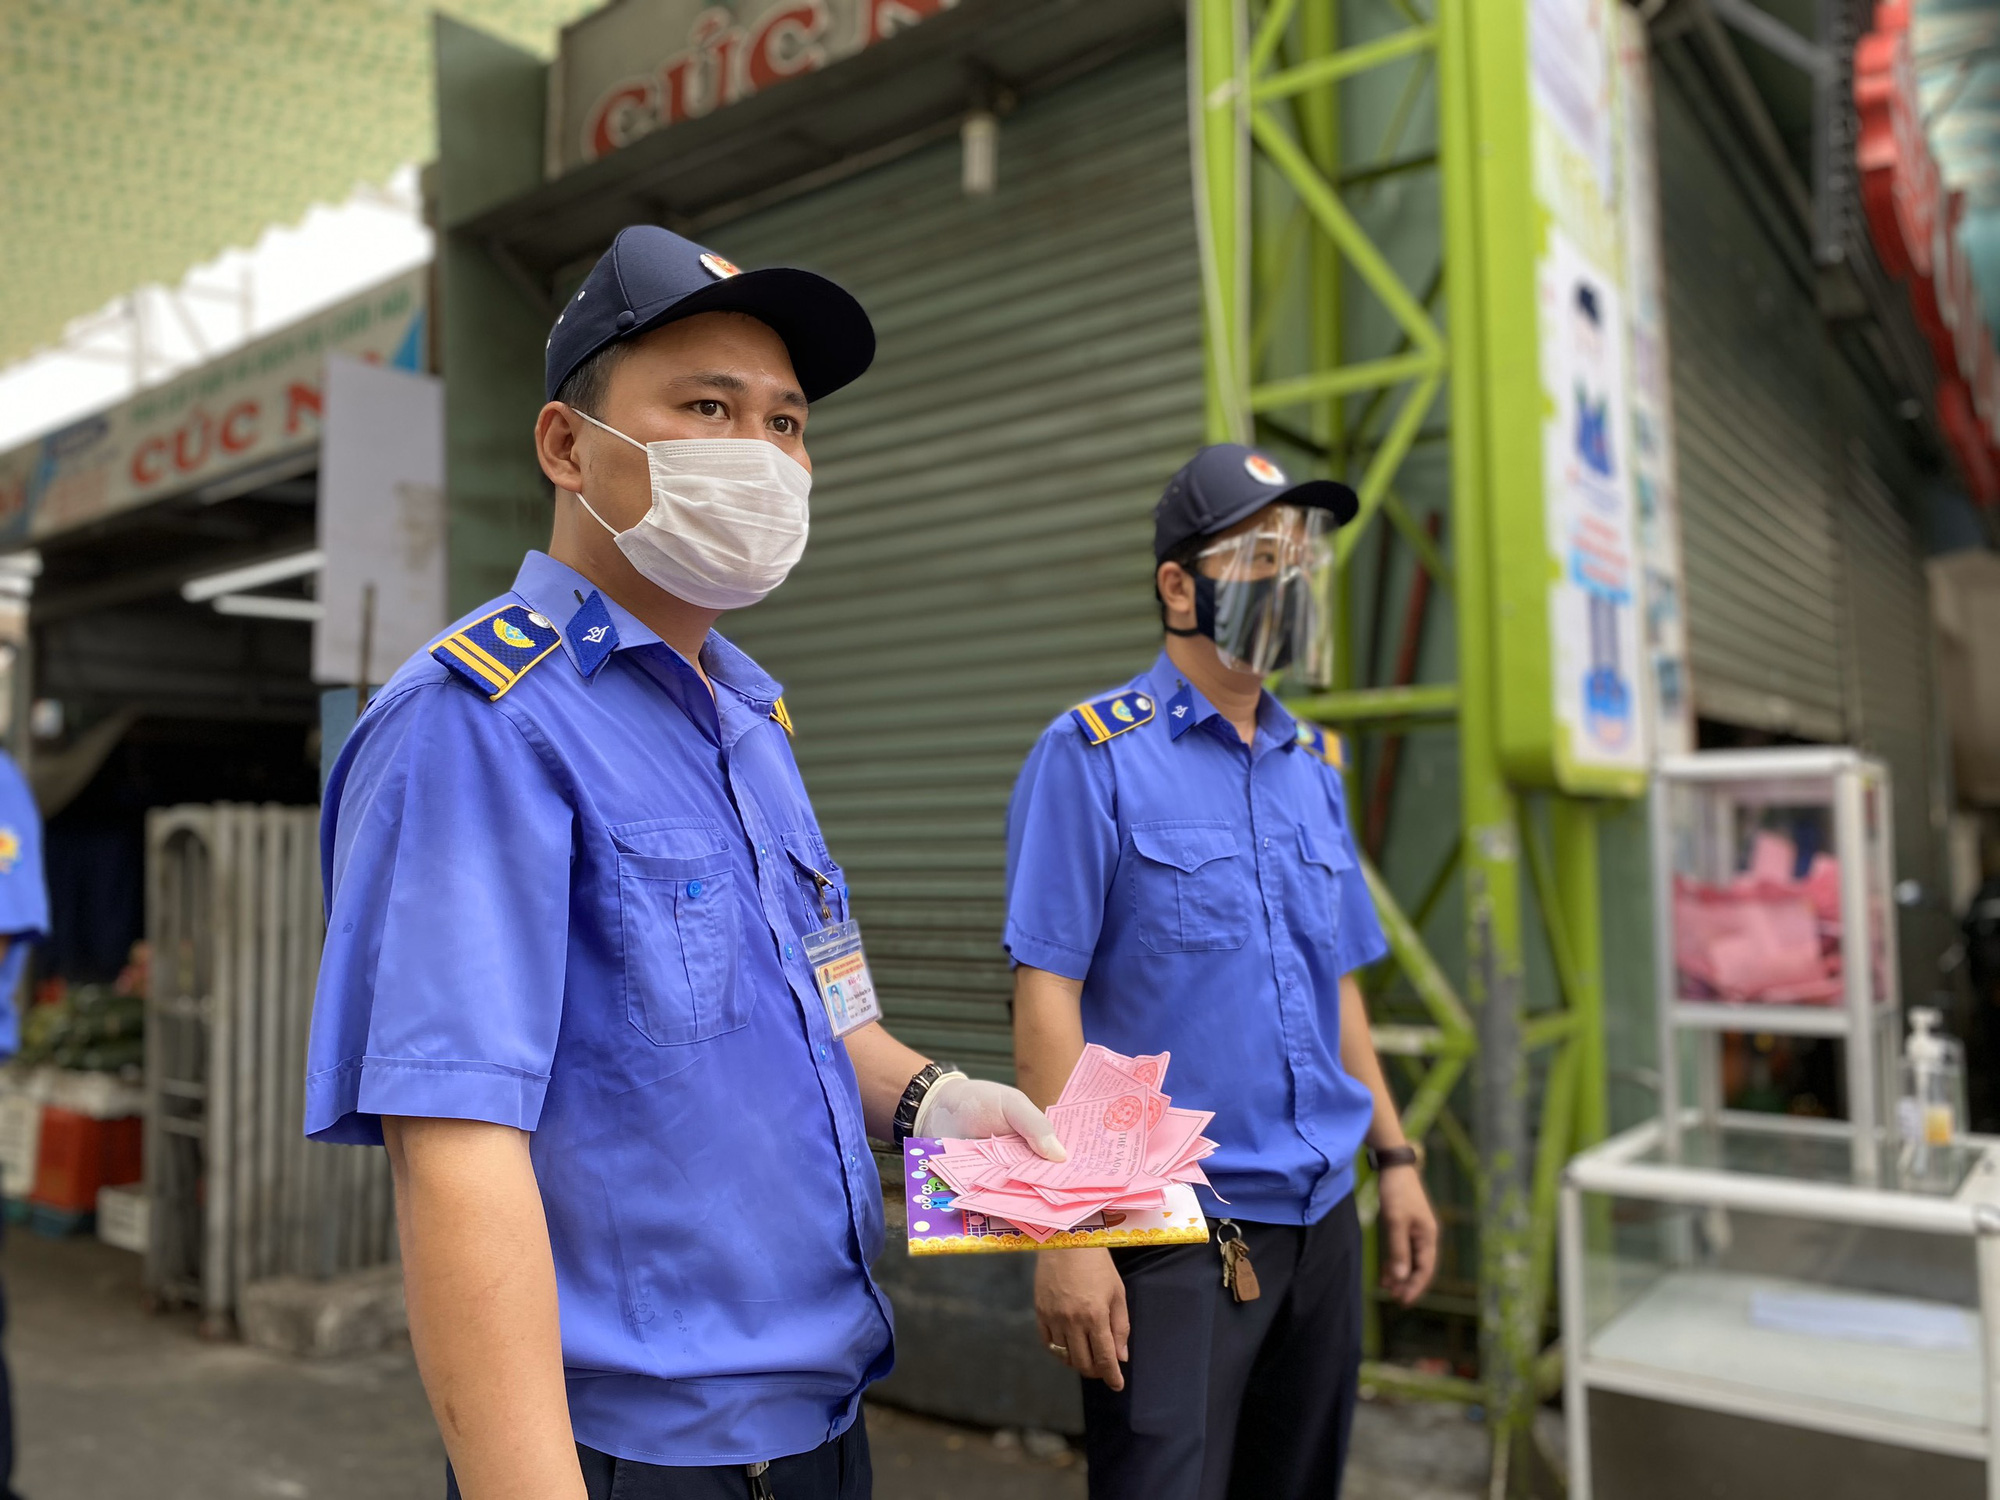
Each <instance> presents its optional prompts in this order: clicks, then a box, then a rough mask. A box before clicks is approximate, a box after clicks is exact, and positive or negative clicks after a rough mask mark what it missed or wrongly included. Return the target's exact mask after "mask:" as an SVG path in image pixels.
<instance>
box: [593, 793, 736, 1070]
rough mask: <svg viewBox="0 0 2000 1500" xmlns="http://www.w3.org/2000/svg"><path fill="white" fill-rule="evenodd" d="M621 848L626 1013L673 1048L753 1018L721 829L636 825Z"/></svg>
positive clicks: (621, 830) (619, 840)
mask: <svg viewBox="0 0 2000 1500" xmlns="http://www.w3.org/2000/svg"><path fill="white" fill-rule="evenodd" d="M611 835H612V838H613V840H614V841H615V842H616V844H617V846H618V908H619V930H620V935H621V939H622V941H623V944H624V950H625V1013H626V1017H627V1019H629V1020H630V1021H631V1023H632V1024H633V1025H634V1026H636V1027H638V1028H639V1030H640V1031H641V1032H643V1033H644V1034H645V1036H646V1038H647V1040H649V1041H651V1042H654V1043H657V1044H658V1045H660V1046H663V1047H671V1046H685V1045H686V1044H688V1043H690V1042H705V1041H707V1040H708V1039H709V1038H710V1037H717V1036H721V1035H722V1034H723V1033H724V1032H729V1031H735V1030H736V1029H737V1028H738V1027H740V1026H742V1025H743V1024H744V1023H745V1022H746V1021H748V1020H749V1018H750V1016H749V991H748V987H747V986H746V985H744V984H742V983H741V982H740V981H739V978H738V975H737V968H738V963H737V959H738V952H739V949H740V947H741V944H742V941H743V935H742V921H741V916H740V913H739V912H738V905H739V899H740V892H739V891H738V890H737V888H736V887H737V881H738V879H739V877H738V875H737V872H736V870H735V868H734V867H733V865H732V863H731V860H730V857H729V853H728V847H729V846H728V844H727V842H726V841H725V839H724V838H723V834H722V829H721V827H720V825H718V824H715V823H708V822H698V821H689V822H672V821H655V822H650V823H629V824H625V825H622V826H620V827H617V828H613V829H612V830H611Z"/></svg>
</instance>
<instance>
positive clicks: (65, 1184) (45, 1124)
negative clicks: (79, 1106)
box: [28, 1105, 145, 1214]
mask: <svg viewBox="0 0 2000 1500" xmlns="http://www.w3.org/2000/svg"><path fill="white" fill-rule="evenodd" d="M143 1134H144V1122H143V1121H142V1120H141V1119H140V1118H139V1116H137V1115H127V1116H126V1117H125V1118H123V1119H121V1120H96V1119H92V1118H91V1117H90V1116H89V1115H80V1114H78V1113H76V1111H74V1110H69V1109H57V1108H55V1106H53V1105H50V1106H48V1107H47V1108H45V1109H44V1110H43V1111H42V1140H41V1150H40V1151H39V1152H38V1153H37V1155H36V1158H35V1187H34V1191H33V1192H31V1193H29V1194H28V1201H29V1202H31V1203H39V1204H41V1205H42V1206H43V1207H44V1208H55V1209H61V1210H62V1211H63V1212H65V1213H78V1214H80V1213H89V1212H91V1211H92V1210H93V1209H95V1208H96V1207H97V1190H98V1189H99V1188H102V1187H122V1186H124V1185H125V1184H126V1183H129V1182H137V1181H138V1180H139V1179H140V1178H141V1177H142V1176H144V1175H145V1173H144V1169H143V1166H142V1164H141V1160H140V1154H139V1153H140V1142H141V1140H142V1139H143Z"/></svg>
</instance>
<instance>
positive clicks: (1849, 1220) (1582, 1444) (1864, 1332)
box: [1559, 1110, 2000, 1500]
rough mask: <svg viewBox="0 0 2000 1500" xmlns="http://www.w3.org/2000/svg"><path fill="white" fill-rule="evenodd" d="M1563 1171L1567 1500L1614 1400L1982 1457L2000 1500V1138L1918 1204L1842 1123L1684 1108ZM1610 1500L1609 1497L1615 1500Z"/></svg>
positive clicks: (1967, 1156)
mask: <svg viewBox="0 0 2000 1500" xmlns="http://www.w3.org/2000/svg"><path fill="white" fill-rule="evenodd" d="M1668 1136H1669V1132H1668V1129H1667V1126H1666V1123H1665V1122H1664V1121H1657V1120H1656V1121H1651V1122H1648V1123H1647V1124H1645V1125H1642V1126H1639V1127H1638V1128H1636V1129H1634V1130H1630V1131H1627V1132H1625V1133H1624V1134H1622V1135H1619V1136H1616V1137H1614V1138H1613V1139H1612V1140H1610V1141H1607V1142H1605V1143H1604V1144H1603V1145H1601V1146H1598V1147H1596V1148H1595V1149H1593V1150H1591V1151H1587V1152H1585V1153H1583V1154H1582V1155H1580V1156H1578V1157H1577V1158H1575V1159H1574V1160H1573V1161H1572V1162H1571V1163H1570V1164H1569V1167H1568V1169H1567V1170H1566V1172H1565V1175H1564V1184H1563V1192H1562V1206H1561V1222H1560V1226H1559V1233H1560V1236H1561V1249H1562V1257H1561V1260H1562V1287H1561V1295H1562V1316H1563V1330H1564V1334H1563V1337H1564V1345H1565V1349H1566V1353H1567V1358H1566V1360H1565V1370H1564V1382H1565V1392H1564V1407H1565V1414H1566V1417H1567V1428H1568V1442H1569V1463H1570V1495H1571V1497H1572V1500H1591V1496H1592V1493H1593V1469H1592V1454H1591V1422H1590V1398H1591V1394H1592V1393H1593V1392H1618V1393H1621V1394H1623V1395H1628V1396H1638V1397H1643V1398H1647V1399H1651V1400H1654V1401H1664V1402H1670V1403H1675V1404H1679V1405H1683V1406H1690V1407H1696V1408H1700V1409H1704V1410H1707V1411H1712V1412H1721V1413H1725V1414H1728V1415H1733V1416H1740V1417H1750V1418H1757V1419H1762V1420H1764V1421H1768V1422H1774V1423H1781V1424H1785V1425H1788V1426H1792V1427H1800V1428H1807V1429H1812V1430H1817V1431H1820V1432H1826V1433H1834V1434H1839V1435H1842V1436H1845V1437H1851V1438H1860V1439H1863V1440H1868V1441H1873V1442H1879V1443H1885V1444H1891V1445H1895V1446H1899V1447H1903V1448H1914V1449H1921V1450H1926V1451H1929V1452H1932V1453H1939V1454H1947V1455H1953V1456H1957V1457H1960V1458H1968V1459H1974V1460H1978V1461H1980V1462H1982V1463H1984V1464H1985V1465H1986V1494H1987V1495H1988V1496H1989V1497H1990V1500H2000V1442H1996V1439H1997V1438H2000V1141H1995V1140H1993V1139H1991V1138H1968V1139H1964V1140H1962V1141H1960V1142H1957V1143H1955V1144H1954V1145H1953V1146H1952V1147H1951V1148H1949V1149H1950V1151H1951V1152H1952V1165H1951V1169H1950V1171H1949V1173H1948V1174H1947V1177H1946V1180H1945V1181H1944V1182H1943V1183H1942V1184H1941V1185H1940V1186H1939V1187H1937V1188H1935V1189H1934V1190H1930V1191H1918V1190H1912V1189H1906V1188H1904V1187H1903V1186H1901V1185H1899V1183H1898V1180H1897V1166H1896V1158H1895V1155H1894V1150H1893V1147H1889V1146H1883V1147H1880V1148H1879V1151H1878V1154H1879V1157H1880V1159H1879V1160H1877V1161H1876V1162H1875V1163H1874V1165H1873V1169H1872V1171H1870V1172H1867V1173H1862V1172H1859V1171H1857V1170H1856V1167H1855V1163H1854V1142H1853V1139H1852V1137H1851V1133H1850V1132H1849V1131H1848V1130H1847V1129H1846V1128H1845V1127H1844V1126H1842V1125H1839V1124H1836V1123H1831V1122H1825V1121H1811V1120H1799V1119H1794V1118H1790V1117H1786V1116H1758V1115H1743V1114H1736V1113H1724V1114H1722V1115H1721V1116H1720V1117H1719V1118H1718V1119H1715V1120H1711V1121H1704V1120H1703V1119H1702V1118H1701V1117H1700V1115H1699V1113H1698V1112H1697V1111H1692V1110H1690V1111H1687V1112H1685V1113H1684V1114H1683V1115H1682V1116H1681V1117H1680V1118H1679V1119H1678V1120H1677V1121H1676V1122H1675V1130H1674V1131H1673V1136H1674V1139H1673V1140H1672V1141H1671V1142H1670V1141H1669V1139H1668ZM1605 1500H1616V1497H1614V1496H1609V1495H1607V1496H1606V1497H1605Z"/></svg>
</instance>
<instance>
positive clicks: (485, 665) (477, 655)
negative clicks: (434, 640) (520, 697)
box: [438, 635, 518, 693]
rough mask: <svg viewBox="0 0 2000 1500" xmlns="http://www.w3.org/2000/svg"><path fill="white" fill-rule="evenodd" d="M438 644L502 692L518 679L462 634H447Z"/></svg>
mask: <svg viewBox="0 0 2000 1500" xmlns="http://www.w3.org/2000/svg"><path fill="white" fill-rule="evenodd" d="M438 644H439V645H440V646H442V647H443V648H444V649H445V650H447V651H449V652H450V653H451V654H452V655H453V656H455V657H457V658H458V659H459V660H460V661H462V662H464V663H465V664H466V666H468V667H470V668H471V669H472V670H473V671H475V672H477V673H478V674H479V675H480V676H481V677H483V678H485V679H486V680H487V681H488V682H490V683H492V684H493V686H494V687H496V688H498V689H499V690H500V692H502V693H504V692H506V691H507V689H508V688H510V687H512V686H513V685H514V683H515V682H516V681H517V680H518V679H516V678H515V676H514V675H513V674H512V673H510V672H509V671H508V670H507V669H506V668H505V667H503V666H501V665H500V664H499V663H498V662H496V661H494V660H493V658H492V657H490V656H488V655H487V654H486V653H485V652H484V651H481V650H480V649H479V648H478V647H477V646H475V645H473V644H472V642H471V641H468V640H467V639H466V638H465V637H464V636H462V635H448V636H446V637H445V638H444V639H443V640H441V641H439V642H438Z"/></svg>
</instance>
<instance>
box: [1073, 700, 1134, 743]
mask: <svg viewBox="0 0 2000 1500" xmlns="http://www.w3.org/2000/svg"><path fill="white" fill-rule="evenodd" d="M1069 716H1070V717H1071V718H1072V719H1074V720H1076V722H1077V727H1079V728H1080V729H1082V730H1083V732H1084V735H1085V736H1086V737H1087V738H1088V739H1089V740H1090V743H1091V744H1093V745H1101V744H1103V743H1104V742H1105V741H1106V740H1108V739H1111V738H1112V737H1113V736H1115V735H1121V734H1123V733H1124V732H1125V731H1126V730H1128V729H1137V728H1138V727H1139V726H1140V725H1141V724H1149V723H1151V722H1152V719H1153V700H1152V699H1151V698H1150V697H1148V696H1147V695H1146V694H1145V693H1142V692H1140V691H1139V690H1138V689H1137V688H1127V689H1126V690H1125V691H1124V692H1122V693H1112V694H1111V695H1110V696H1109V697H1105V698H1092V699H1091V700H1090V701H1089V702H1088V703H1079V704H1077V706H1076V707H1075V708H1072V709H1071V710H1070V711H1069Z"/></svg>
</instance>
